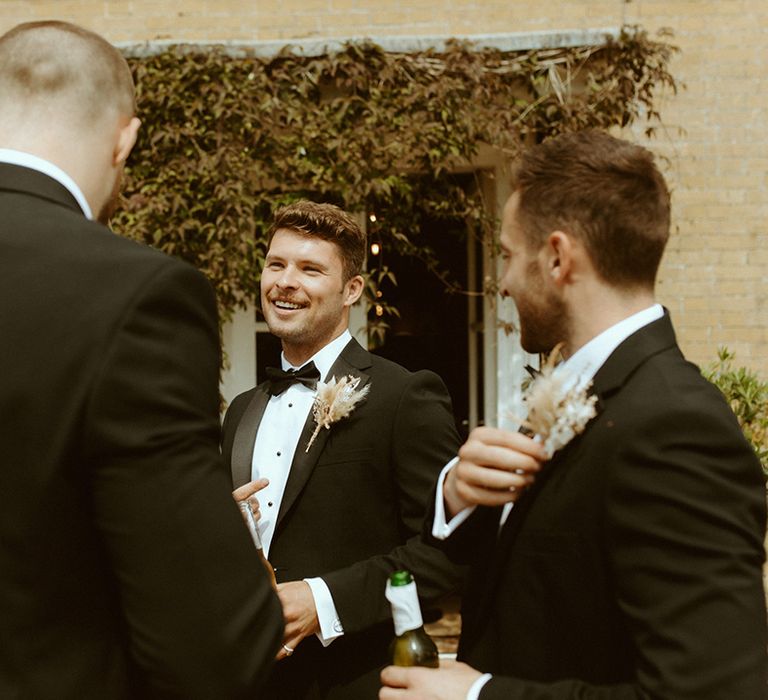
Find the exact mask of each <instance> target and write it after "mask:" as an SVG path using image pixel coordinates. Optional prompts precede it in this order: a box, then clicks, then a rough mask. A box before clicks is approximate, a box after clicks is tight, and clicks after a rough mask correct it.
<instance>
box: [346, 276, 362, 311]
mask: <svg viewBox="0 0 768 700" xmlns="http://www.w3.org/2000/svg"><path fill="white" fill-rule="evenodd" d="M364 284H365V283H364V281H363V276H362V275H355V276H354V277H353V278H352V279H351V280H349V281H348V282H347V283H346V284H345V285H344V306H352V305H353V304H354V303H355V302H356V301H357V300H358V299H359V298H360V295H361V294H362V293H363V286H364Z"/></svg>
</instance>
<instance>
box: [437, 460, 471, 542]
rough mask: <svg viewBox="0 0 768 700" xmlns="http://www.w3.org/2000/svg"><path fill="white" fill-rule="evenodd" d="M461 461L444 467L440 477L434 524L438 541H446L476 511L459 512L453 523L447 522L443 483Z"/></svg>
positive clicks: (454, 461) (451, 462) (467, 509)
mask: <svg viewBox="0 0 768 700" xmlns="http://www.w3.org/2000/svg"><path fill="white" fill-rule="evenodd" d="M458 461H459V458H458V457H454V458H453V459H452V460H451V461H450V462H448V464H446V465H445V466H444V467H443V471H441V472H440V476H439V477H438V479H437V491H436V493H435V519H434V521H433V522H432V537H434V538H435V539H436V540H445V539H447V538H448V537H450V536H451V534H452V533H453V532H454V530H456V528H457V527H459V525H461V524H462V523H463V522H464V521H465V520H466V519H467V518H468V517H469V516H470V514H471V513H472V511H473V510H475V506H470V507H469V508H465V509H464V510H462V511H459V512H458V513H457V514H456V515H454V516H453V518H452V519H451V522H446V520H445V503H444V500H443V483H444V482H445V477H446V476H447V474H448V472H449V471H451V468H452V467H453V466H454V465H455V464H456V462H458Z"/></svg>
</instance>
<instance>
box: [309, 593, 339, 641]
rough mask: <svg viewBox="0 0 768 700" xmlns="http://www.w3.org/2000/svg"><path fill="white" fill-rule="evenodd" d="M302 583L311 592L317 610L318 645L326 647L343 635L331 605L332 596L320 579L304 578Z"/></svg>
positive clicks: (336, 613)
mask: <svg viewBox="0 0 768 700" xmlns="http://www.w3.org/2000/svg"><path fill="white" fill-rule="evenodd" d="M304 581H305V582H306V583H307V585H308V586H309V590H310V591H312V597H313V598H314V599H315V610H317V620H318V622H319V623H320V631H319V632H318V633H317V635H316V636H317V638H318V639H319V640H320V643H321V644H322V645H323V646H324V647H327V646H328V645H329V644H330V643H331V642H332V641H333V640H334V639H337V638H338V637H341V636H342V635H343V634H344V628H343V627H342V626H341V620H339V613H338V612H336V606H335V605H334V603H333V596H331V591H330V590H329V589H328V584H327V583H326V582H325V581H323V579H321V578H305V579H304Z"/></svg>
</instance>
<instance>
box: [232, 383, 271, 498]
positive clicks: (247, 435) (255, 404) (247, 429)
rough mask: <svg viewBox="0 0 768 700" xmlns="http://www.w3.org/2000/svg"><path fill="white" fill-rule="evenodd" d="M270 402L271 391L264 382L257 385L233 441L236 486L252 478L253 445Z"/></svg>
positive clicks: (233, 466) (233, 473)
mask: <svg viewBox="0 0 768 700" xmlns="http://www.w3.org/2000/svg"><path fill="white" fill-rule="evenodd" d="M268 402H269V392H268V391H267V390H266V386H265V385H264V384H260V385H259V386H257V387H256V390H255V391H254V394H253V396H252V397H251V400H250V401H249V402H248V406H247V407H246V409H245V411H243V415H242V416H241V418H240V421H239V422H238V424H237V428H236V429H235V437H234V439H233V441H232V459H231V467H232V484H233V486H234V487H235V488H238V487H239V486H242V485H243V484H247V483H248V482H249V481H250V480H251V462H252V461H253V447H254V445H255V444H256V433H257V432H258V430H259V424H260V423H261V418H262V416H263V415H264V409H265V408H266V407H267V403H268Z"/></svg>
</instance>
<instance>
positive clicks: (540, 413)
mask: <svg viewBox="0 0 768 700" xmlns="http://www.w3.org/2000/svg"><path fill="white" fill-rule="evenodd" d="M559 349H560V348H559V346H558V347H557V348H555V350H554V351H553V352H552V353H551V354H550V356H549V358H548V359H547V361H546V363H545V364H544V367H542V369H541V373H540V374H539V375H538V376H537V377H536V378H535V379H534V380H533V381H532V382H531V384H530V386H529V387H528V389H527V390H526V392H525V394H524V396H523V401H524V403H525V405H526V407H527V408H528V417H527V418H526V419H525V420H524V421H522V425H523V426H524V427H525V428H527V429H528V430H530V431H531V432H532V433H533V434H534V436H536V438H537V439H538V440H540V441H541V444H542V446H543V447H544V450H545V451H546V453H547V456H548V457H549V458H550V459H551V458H552V455H553V454H555V452H557V451H558V450H560V449H562V448H563V447H565V446H566V445H567V444H568V443H569V442H570V441H571V440H572V439H573V438H574V437H576V436H577V435H578V434H579V433H581V432H582V431H583V430H584V428H585V427H586V425H587V423H589V421H590V420H591V419H592V418H594V416H595V415H597V408H596V403H597V396H594V395H592V396H590V395H589V393H588V392H589V388H590V387H591V386H592V381H591V380H590V379H586V380H584V379H577V380H576V381H574V379H573V377H572V376H571V375H569V374H568V373H567V372H566V371H563V370H560V371H555V358H556V357H557V355H558V353H559Z"/></svg>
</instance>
